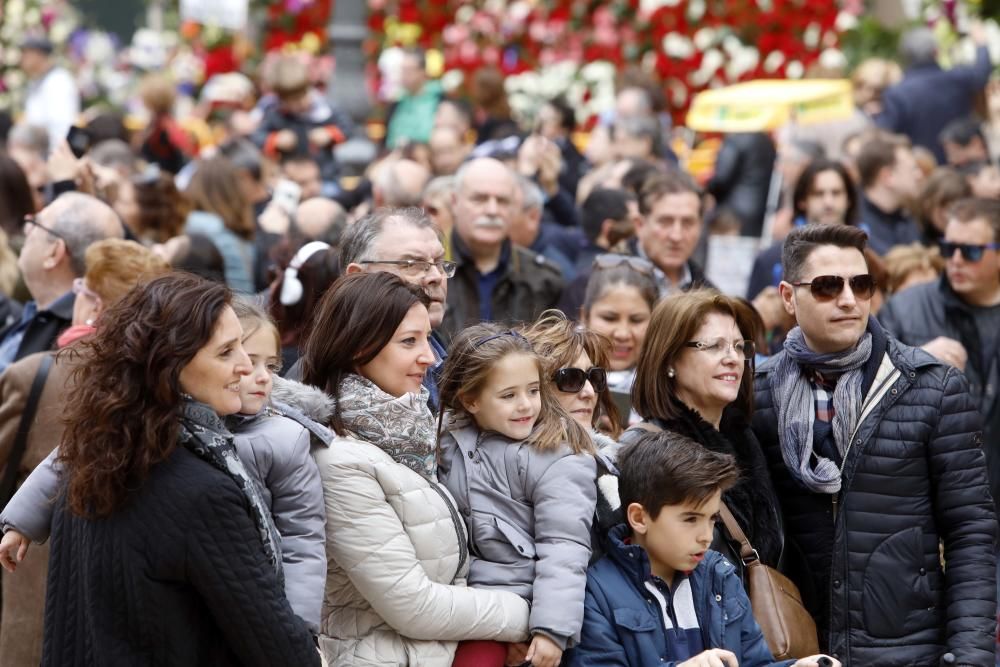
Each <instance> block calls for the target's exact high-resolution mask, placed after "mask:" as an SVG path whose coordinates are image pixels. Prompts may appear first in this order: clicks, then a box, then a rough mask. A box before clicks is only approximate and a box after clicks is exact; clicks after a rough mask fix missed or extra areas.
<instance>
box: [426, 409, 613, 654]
mask: <svg viewBox="0 0 1000 667" xmlns="http://www.w3.org/2000/svg"><path fill="white" fill-rule="evenodd" d="M440 457H441V460H440V464H439V467H438V478H439V479H440V480H441V482H442V483H443V484H444V485H445V486H446V487H447V488H448V490H449V491H450V492H451V494H452V495H453V496H454V497H455V500H456V502H457V503H458V506H459V509H460V510H461V512H462V515H463V516H464V517H465V521H466V523H467V524H468V527H469V541H470V544H471V550H472V555H473V558H472V563H471V565H470V569H469V585H470V586H473V587H482V588H498V589H502V590H507V591H510V592H513V593H516V594H518V595H520V596H522V597H523V598H525V599H527V600H532V601H533V602H532V606H531V616H530V619H529V626H530V629H531V632H532V634H536V633H541V634H544V635H546V636H548V637H550V638H552V639H553V640H554V641H557V642H558V643H560V645H561V646H562V647H563V648H565V647H566V646H567V644H568V643H569V641H570V640H571V639H574V640H575V639H578V638H579V633H580V628H581V626H582V623H583V597H584V592H585V590H586V584H587V562H588V560H589V558H590V526H591V522H592V521H593V519H594V508H595V505H596V502H597V491H596V489H597V487H596V484H595V476H596V464H595V462H594V457H592V456H589V455H574V454H573V453H572V452H571V451H570V449H569V448H568V447H565V446H564V447H560V448H559V449H557V450H555V451H541V450H539V449H537V448H535V447H533V446H531V445H529V444H526V443H524V442H518V441H514V440H510V439H509V438H506V437H504V436H502V435H500V434H498V433H494V432H483V433H480V432H479V430H478V429H477V428H475V427H474V426H464V427H460V428H455V429H452V430H450V431H448V432H447V433H445V434H444V435H443V436H442V437H441V444H440Z"/></svg>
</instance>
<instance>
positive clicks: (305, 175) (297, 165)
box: [282, 160, 323, 201]
mask: <svg viewBox="0 0 1000 667" xmlns="http://www.w3.org/2000/svg"><path fill="white" fill-rule="evenodd" d="M282 171H283V172H284V174H285V178H287V179H288V180H290V181H294V182H295V183H297V184H298V186H299V187H300V188H302V195H301V197H300V199H301V200H303V201H304V200H306V199H311V198H313V197H319V196H320V195H321V194H323V181H322V180H320V175H319V165H318V164H316V163H315V162H312V161H311V160H293V161H290V162H286V163H285V164H284V166H282Z"/></svg>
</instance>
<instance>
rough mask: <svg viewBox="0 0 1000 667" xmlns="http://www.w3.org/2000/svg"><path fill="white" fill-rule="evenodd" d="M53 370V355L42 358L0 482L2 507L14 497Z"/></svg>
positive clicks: (0, 505) (0, 504)
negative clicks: (50, 373) (32, 427)
mask: <svg viewBox="0 0 1000 667" xmlns="http://www.w3.org/2000/svg"><path fill="white" fill-rule="evenodd" d="M51 369H52V355H51V354H45V355H43V356H42V363H41V365H40V366H39V367H38V370H37V371H36V372H35V379H34V380H32V381H31V389H30V390H29V391H28V400H27V402H26V403H25V404H24V412H22V413H21V421H20V422H19V423H18V425H17V434H16V435H15V436H14V446H13V447H12V448H11V452H10V457H9V458H8V459H7V468H6V469H5V470H4V473H3V480H2V481H0V507H6V506H7V503H8V502H10V499H11V498H12V497H13V496H14V487H15V486H17V473H18V471H19V470H20V469H21V459H23V458H24V452H25V450H27V449H28V433H29V432H30V431H31V423H32V422H33V421H34V420H35V413H36V412H37V411H38V399H39V398H41V396H42V390H43V389H44V388H45V382H46V380H48V378H49V371H50V370H51Z"/></svg>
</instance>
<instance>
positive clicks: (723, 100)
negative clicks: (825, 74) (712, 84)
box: [687, 79, 854, 132]
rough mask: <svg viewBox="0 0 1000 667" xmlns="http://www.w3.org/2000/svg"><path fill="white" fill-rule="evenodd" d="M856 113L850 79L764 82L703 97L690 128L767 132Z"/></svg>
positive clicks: (689, 117)
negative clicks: (787, 124) (792, 122)
mask: <svg viewBox="0 0 1000 667" xmlns="http://www.w3.org/2000/svg"><path fill="white" fill-rule="evenodd" d="M853 113H854V100H853V97H852V94H851V82H850V81H848V80H847V79H806V80H801V81H799V80H785V79H759V80H757V81H749V82H747V83H738V84H735V85H732V86H726V87H725V88H716V89H715V90H706V91H704V92H701V93H698V94H697V95H696V96H695V98H694V101H693V102H692V104H691V108H690V110H689V111H688V115H687V126H688V127H689V128H691V129H692V130H696V131H699V132H766V131H768V130H773V129H775V128H778V127H781V126H783V125H785V124H786V123H788V122H789V121H794V122H795V123H797V124H799V125H807V124H810V123H823V122H826V121H831V120H840V119H843V118H848V117H850V116H851V115H852V114H853Z"/></svg>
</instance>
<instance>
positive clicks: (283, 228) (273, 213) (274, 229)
mask: <svg viewBox="0 0 1000 667" xmlns="http://www.w3.org/2000/svg"><path fill="white" fill-rule="evenodd" d="M257 222H258V223H259V224H260V228H261V229H263V230H264V231H265V232H268V233H269V234H278V235H279V236H284V235H285V234H286V233H287V232H288V228H289V227H290V226H291V224H292V220H291V218H289V217H288V213H286V212H285V210H284V209H282V208H281V206H279V205H278V204H277V203H276V202H274V201H272V202H271V203H270V204H268V205H267V206H266V207H265V208H264V210H263V212H261V214H260V217H258V218H257Z"/></svg>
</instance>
